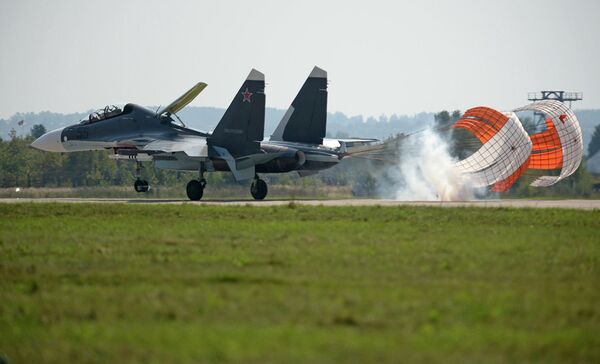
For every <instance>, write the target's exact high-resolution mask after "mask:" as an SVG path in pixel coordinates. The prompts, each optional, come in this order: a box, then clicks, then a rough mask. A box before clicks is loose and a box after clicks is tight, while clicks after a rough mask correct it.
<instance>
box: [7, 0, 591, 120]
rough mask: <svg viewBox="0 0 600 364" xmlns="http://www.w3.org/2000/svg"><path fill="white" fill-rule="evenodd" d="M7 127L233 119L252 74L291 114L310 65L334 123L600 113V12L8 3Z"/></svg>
mask: <svg viewBox="0 0 600 364" xmlns="http://www.w3.org/2000/svg"><path fill="white" fill-rule="evenodd" d="M0 55H1V57H2V58H1V61H0V117H8V116H10V115H12V114H13V113H15V112H17V111H23V112H25V111H42V110H50V111H57V112H71V111H85V110H87V109H89V108H97V107H101V106H104V105H105V104H109V103H118V102H135V103H139V104H142V105H159V104H162V105H165V104H167V103H169V102H171V101H172V100H173V99H175V98H176V97H178V96H179V95H180V94H181V93H183V92H184V91H186V90H187V89H188V88H189V87H191V86H192V85H193V84H194V83H195V82H197V81H204V82H206V83H208V88H206V90H205V91H204V92H203V93H202V94H201V95H200V96H199V97H198V98H197V99H196V100H195V101H194V102H193V103H192V105H197V106H218V107H225V106H227V105H228V104H229V102H230V101H231V98H232V97H233V93H234V92H236V91H237V89H238V88H239V86H240V85H241V82H242V81H243V79H244V78H245V77H246V75H247V74H248V72H249V71H250V69H251V68H252V67H255V68H257V69H258V70H260V71H262V72H263V73H265V75H266V79H267V91H266V92H267V106H271V107H277V108H287V106H288V105H289V104H290V102H291V100H292V99H293V97H294V96H295V94H296V92H297V91H298V90H299V88H300V86H301V84H302V83H303V82H304V79H305V78H306V76H307V75H308V73H309V72H310V70H311V69H312V67H313V66H314V65H319V66H320V67H322V68H324V69H326V70H327V71H328V73H329V79H330V85H329V111H342V112H344V113H347V114H351V115H354V114H364V115H374V116H378V115H380V114H382V113H385V114H388V115H389V114H392V113H399V114H413V113H417V112H420V111H438V110H440V109H445V108H447V109H453V108H460V109H465V108H468V107H472V106H476V105H479V104H485V105H489V106H493V107H497V108H501V109H508V108H513V107H517V106H520V105H522V104H524V103H525V102H526V97H527V92H529V91H538V90H542V89H566V90H568V91H582V92H583V93H584V101H583V102H579V103H578V104H576V107H577V108H600V1H598V0H580V1H575V0H572V1H562V0H560V1H559V0H555V1H552V0H539V1H530V0H527V1H525V0H502V1H493V2H492V1H484V0H481V1H469V0H451V1H450V0H449V1H431V0H428V1H422V0H420V1H416V0H411V1H399V0H396V1H376V0H369V1H365V0H362V1H349V0H339V1H324V0H320V1H307V0H302V1H283V0H274V1H259V0H249V1H248V0H244V1H173V0H168V1H167V0H163V1H108V0H103V1H80V0H74V1H58V0H57V1H29V0H13V1H8V0H0Z"/></svg>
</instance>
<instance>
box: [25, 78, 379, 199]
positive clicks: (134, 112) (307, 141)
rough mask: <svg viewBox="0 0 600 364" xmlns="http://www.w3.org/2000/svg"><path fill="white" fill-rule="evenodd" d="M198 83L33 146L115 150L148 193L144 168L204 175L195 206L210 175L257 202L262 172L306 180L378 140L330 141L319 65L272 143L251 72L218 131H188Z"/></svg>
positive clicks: (195, 186) (192, 190)
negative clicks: (226, 177)
mask: <svg viewBox="0 0 600 364" xmlns="http://www.w3.org/2000/svg"><path fill="white" fill-rule="evenodd" d="M205 87H206V84H205V83H202V82H200V83H198V84H196V85H195V86H194V87H192V88H191V89H190V90H189V91H188V92H186V93H185V94H183V95H182V96H181V97H179V98H178V99H177V100H175V101H173V102H172V103H171V104H170V105H168V106H166V107H163V108H161V109H159V110H158V111H153V110H150V109H147V108H145V107H142V106H139V105H135V104H131V103H130V104H126V105H124V106H122V107H121V106H114V105H109V106H106V107H105V108H104V109H100V110H98V111H95V112H93V113H91V114H90V115H89V116H88V117H86V118H84V119H83V120H81V121H80V122H79V123H77V124H74V125H71V126H67V127H64V128H60V129H56V130H53V131H50V132H48V133H46V134H44V135H42V136H41V137H40V138H38V139H36V140H35V141H34V142H33V143H32V144H31V146H32V147H34V148H37V149H41V150H44V151H49V152H77V151H89V150H103V149H106V150H111V151H112V156H111V157H112V158H114V159H128V160H133V161H135V162H136V163H137V168H136V171H137V178H136V181H135V183H134V188H135V190H136V191H137V192H147V191H148V190H149V184H148V182H147V181H145V180H142V179H141V177H140V173H141V163H140V162H147V161H152V162H154V166H155V167H157V168H163V169H171V170H178V171H198V173H199V176H198V179H194V180H191V181H190V182H189V183H188V184H187V188H186V192H187V195H188V197H189V198H190V200H200V199H201V198H202V195H203V194H204V187H205V186H206V180H205V179H204V173H206V172H213V171H230V172H232V173H233V176H234V178H235V179H236V180H237V181H240V180H247V179H253V181H252V184H251V187H250V193H251V194H252V197H254V198H255V199H257V200H262V199H264V198H265V197H266V196H267V184H266V182H265V181H264V180H263V179H261V178H260V177H259V175H258V174H259V173H287V172H292V171H296V172H297V173H298V174H299V175H300V176H307V175H310V174H315V173H318V172H319V171H320V170H323V169H326V168H330V167H332V166H335V165H336V164H338V163H339V162H340V161H341V160H342V159H343V158H344V157H347V156H351V155H356V154H363V153H369V152H371V151H373V150H374V149H376V148H377V147H378V143H377V142H378V141H377V140H376V139H326V138H324V137H325V129H326V121H327V72H325V71H324V70H322V69H320V68H318V67H314V69H313V70H312V72H311V73H310V75H309V76H308V79H307V80H306V81H305V83H304V85H303V86H302V88H301V89H300V92H298V95H296V98H295V99H294V101H293V102H292V105H291V106H290V107H289V109H288V110H287V112H286V113H285V114H284V116H283V118H282V120H281V122H280V123H279V125H278V126H277V128H276V129H275V131H274V132H273V134H272V135H271V137H270V139H269V140H263V134H264V125H265V77H264V75H263V74H262V73H261V72H259V71H257V70H255V69H252V71H251V72H250V74H249V75H248V77H247V78H246V80H245V81H244V83H243V84H242V87H240V89H239V90H238V91H237V92H236V94H235V96H234V98H233V101H231V104H230V105H229V107H228V108H227V110H226V111H225V114H224V115H223V117H222V118H221V120H220V121H219V123H218V125H217V126H216V128H215V129H214V130H213V131H212V132H203V131H198V130H194V129H191V128H188V127H186V126H185V124H184V123H183V122H182V121H181V119H179V117H178V116H177V112H179V111H180V110H181V109H183V108H184V107H185V106H186V105H187V104H189V103H190V102H191V101H192V100H193V99H194V98H195V97H196V96H198V94H199V93H200V92H202V90H204V88H205Z"/></svg>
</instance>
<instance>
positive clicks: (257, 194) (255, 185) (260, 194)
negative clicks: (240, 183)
mask: <svg viewBox="0 0 600 364" xmlns="http://www.w3.org/2000/svg"><path fill="white" fill-rule="evenodd" d="M267 192H269V189H268V188H267V182H265V181H264V180H262V179H260V178H259V177H258V175H255V176H254V180H253V181H252V185H250V193H251V194H252V197H254V199H255V200H264V199H265V197H267Z"/></svg>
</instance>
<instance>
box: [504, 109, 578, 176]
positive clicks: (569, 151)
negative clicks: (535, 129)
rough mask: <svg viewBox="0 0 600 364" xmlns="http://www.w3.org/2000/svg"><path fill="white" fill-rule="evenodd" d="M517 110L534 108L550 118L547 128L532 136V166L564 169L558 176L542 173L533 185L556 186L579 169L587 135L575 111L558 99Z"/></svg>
mask: <svg viewBox="0 0 600 364" xmlns="http://www.w3.org/2000/svg"><path fill="white" fill-rule="evenodd" d="M515 111H516V112H518V111H534V112H536V113H541V114H543V115H544V116H545V118H546V130H545V131H543V132H541V133H538V134H534V135H532V136H531V141H532V142H533V152H532V154H531V156H530V158H529V168H530V169H561V171H560V174H559V175H558V176H542V177H539V178H538V179H536V180H535V181H533V183H531V185H532V186H535V187H548V186H552V185H553V184H555V183H556V182H558V181H560V180H562V179H565V178H566V177H568V176H570V175H572V174H573V173H575V171H576V170H577V168H578V167H579V164H580V163H581V158H582V157H583V136H582V134H581V127H580V126H579V120H577V117H576V116H575V113H573V111H571V109H569V108H568V107H567V106H566V105H565V104H563V103H562V102H559V101H554V100H544V101H539V102H534V103H533V104H530V105H527V106H524V107H521V108H518V109H516V110H515Z"/></svg>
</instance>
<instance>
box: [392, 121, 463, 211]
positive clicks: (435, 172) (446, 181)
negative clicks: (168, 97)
mask: <svg viewBox="0 0 600 364" xmlns="http://www.w3.org/2000/svg"><path fill="white" fill-rule="evenodd" d="M399 149H400V150H399V161H398V163H397V164H396V165H394V166H393V167H391V168H390V169H388V170H387V171H386V172H387V173H386V175H387V179H386V180H387V183H384V186H383V187H384V189H383V190H384V194H385V195H387V197H391V198H394V199H396V200H401V201H464V200H472V199H474V198H475V191H474V189H473V188H472V187H471V184H470V183H469V180H468V178H467V177H466V176H464V175H463V174H461V173H460V171H459V170H458V169H457V167H456V166H455V163H456V162H457V159H455V158H453V157H452V156H451V155H450V153H449V145H448V143H447V142H446V141H445V140H444V139H443V138H442V137H441V136H440V135H439V134H437V133H436V132H435V131H433V130H431V129H427V130H425V131H424V132H422V133H418V134H413V135H411V136H409V137H407V138H406V139H405V140H403V142H402V143H401V144H400V147H399Z"/></svg>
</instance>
